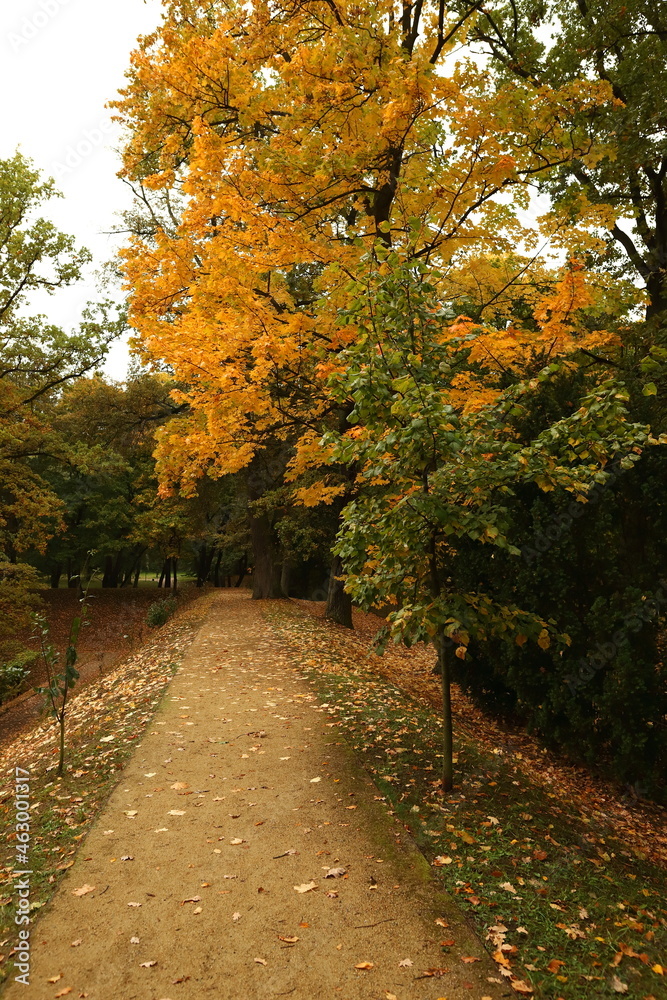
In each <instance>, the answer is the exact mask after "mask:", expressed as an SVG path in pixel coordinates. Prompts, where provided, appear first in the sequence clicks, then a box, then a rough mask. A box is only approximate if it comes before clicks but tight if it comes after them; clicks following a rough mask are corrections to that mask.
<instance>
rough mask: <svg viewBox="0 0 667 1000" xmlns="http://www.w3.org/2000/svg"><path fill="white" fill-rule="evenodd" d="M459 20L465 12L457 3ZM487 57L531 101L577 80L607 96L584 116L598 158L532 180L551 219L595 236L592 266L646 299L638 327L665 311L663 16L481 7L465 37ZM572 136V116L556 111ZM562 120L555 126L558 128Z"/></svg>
mask: <svg viewBox="0 0 667 1000" xmlns="http://www.w3.org/2000/svg"><path fill="white" fill-rule="evenodd" d="M459 9H460V10H461V11H462V12H463V13H466V12H467V11H468V10H469V7H468V5H467V4H465V3H461V4H459ZM469 41H470V44H471V45H473V46H474V47H475V48H477V49H478V50H479V49H482V50H483V51H484V52H486V53H487V54H489V55H490V56H491V60H492V61H491V66H492V68H493V70H494V72H495V73H496V74H497V76H498V79H499V80H500V81H502V83H503V84H504V83H507V82H509V81H511V80H515V81H517V82H520V83H521V85H522V86H529V87H532V88H533V89H534V91H535V92H536V93H538V92H540V91H541V89H542V88H543V87H545V86H546V87H548V88H552V87H554V88H558V87H560V86H562V85H563V84H564V83H565V82H566V81H571V80H574V79H578V80H581V81H589V82H590V83H595V82H598V83H601V84H604V85H606V86H607V87H609V89H610V92H611V95H612V100H610V101H607V102H605V103H602V104H600V106H599V107H598V108H597V109H596V111H595V113H594V114H592V115H590V114H587V115H586V127H587V128H588V129H590V131H591V134H592V135H594V136H595V137H596V139H597V146H598V149H599V154H598V156H597V157H596V158H595V159H592V158H589V159H588V161H586V160H585V159H582V158H580V157H577V156H575V157H573V158H571V159H570V160H568V161H567V162H565V163H563V164H561V165H559V166H558V167H557V168H556V169H555V170H553V171H551V172H550V173H549V174H545V175H544V176H543V177H542V178H541V180H539V181H538V183H539V184H540V186H541V187H542V189H543V190H544V191H545V192H546V193H548V195H549V196H550V200H551V204H552V208H551V212H552V214H554V215H559V216H560V218H561V219H562V220H563V221H564V222H566V223H567V225H568V227H569V229H570V232H569V234H568V235H569V238H570V239H572V237H573V236H574V234H575V232H576V231H577V230H578V232H579V235H580V237H581V238H582V239H584V240H585V239H588V240H590V231H591V230H593V231H597V232H598V233H600V234H602V237H603V245H602V246H601V247H597V248H596V247H594V246H591V245H589V250H590V251H591V252H592V253H593V256H594V261H591V263H594V262H596V263H598V264H599V265H601V266H602V267H603V268H604V269H605V270H606V271H607V272H609V273H612V274H615V275H617V276H618V275H624V274H630V275H631V276H632V278H633V279H634V280H636V281H638V282H639V283H641V285H642V286H643V288H644V289H645V293H646V298H645V303H646V318H647V319H648V320H656V321H660V320H664V316H665V312H666V311H667V277H666V276H667V122H666V120H665V114H664V104H665V97H666V96H667V58H666V56H667V13H666V11H665V9H664V7H663V6H662V5H660V4H655V3H652V2H650V0H605V2H603V0H544V2H542V0H540V2H539V3H536V2H535V0H517V2H515V3H512V4H511V5H510V4H494V3H491V4H485V5H484V7H483V8H480V9H479V14H478V17H477V18H476V19H475V22H474V25H473V27H472V29H471V32H470V36H469ZM564 111H565V118H566V119H567V120H568V121H569V122H570V124H571V126H572V127H573V128H575V129H576V128H578V127H581V126H582V124H583V122H582V118H581V113H580V110H579V109H578V108H576V107H575V106H572V107H571V108H570V109H569V110H566V109H564ZM564 121H565V119H563V123H564Z"/></svg>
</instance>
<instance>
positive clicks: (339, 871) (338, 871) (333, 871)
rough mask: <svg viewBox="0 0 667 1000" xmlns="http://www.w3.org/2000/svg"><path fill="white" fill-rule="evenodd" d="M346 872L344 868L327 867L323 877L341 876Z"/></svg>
mask: <svg viewBox="0 0 667 1000" xmlns="http://www.w3.org/2000/svg"><path fill="white" fill-rule="evenodd" d="M346 873H347V869H346V868H329V870H328V871H327V872H326V874H325V876H324V877H325V878H342V877H343V875H345V874H346Z"/></svg>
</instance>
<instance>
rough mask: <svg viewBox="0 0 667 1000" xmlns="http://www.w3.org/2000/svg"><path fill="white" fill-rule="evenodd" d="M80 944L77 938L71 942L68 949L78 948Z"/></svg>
mask: <svg viewBox="0 0 667 1000" xmlns="http://www.w3.org/2000/svg"><path fill="white" fill-rule="evenodd" d="M80 944H81V938H77V939H76V941H72V943H71V945H70V948H78V947H79V945H80Z"/></svg>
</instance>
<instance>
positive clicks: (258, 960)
mask: <svg viewBox="0 0 667 1000" xmlns="http://www.w3.org/2000/svg"><path fill="white" fill-rule="evenodd" d="M255 961H256V962H257V964H258V965H266V959H265V958H256V959H255Z"/></svg>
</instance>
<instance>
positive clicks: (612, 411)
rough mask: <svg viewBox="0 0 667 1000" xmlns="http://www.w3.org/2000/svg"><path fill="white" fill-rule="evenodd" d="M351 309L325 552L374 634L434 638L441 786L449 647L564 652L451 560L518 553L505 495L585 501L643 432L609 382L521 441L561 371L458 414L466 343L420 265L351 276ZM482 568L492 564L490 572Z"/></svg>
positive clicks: (392, 260) (337, 382) (547, 625)
mask: <svg viewBox="0 0 667 1000" xmlns="http://www.w3.org/2000/svg"><path fill="white" fill-rule="evenodd" d="M357 296H358V299H357V304H356V306H354V307H352V308H350V309H348V310H347V311H346V312H345V313H344V314H343V316H342V317H341V321H342V322H345V323H347V324H349V325H350V326H352V327H353V329H354V333H355V336H354V337H351V338H350V346H349V347H348V348H347V349H346V350H344V351H343V352H342V353H341V356H340V359H339V362H340V363H339V368H338V370H337V371H336V373H335V374H333V375H332V376H331V383H330V384H331V388H332V391H333V393H334V394H335V395H336V396H337V397H338V398H339V399H340V400H341V401H342V400H346V399H349V398H351V399H352V400H353V401H354V410H353V411H352V413H351V415H350V418H349V419H350V422H351V423H352V424H353V425H354V427H353V428H352V429H351V430H350V431H348V432H346V433H344V434H329V435H327V436H325V438H324V439H323V446H324V447H326V448H331V449H332V450H331V453H330V455H331V461H332V462H340V463H344V464H345V465H347V466H351V465H354V466H356V468H357V469H358V470H359V475H358V478H357V490H358V495H357V496H356V497H355V499H353V500H352V501H351V502H350V503H349V504H348V505H347V506H346V508H345V509H344V511H343V525H342V528H341V531H340V534H339V540H338V544H337V549H336V551H337V552H338V553H339V555H340V556H341V557H342V560H343V563H344V566H345V570H346V573H347V588H348V589H349V591H350V592H351V594H352V596H353V598H354V600H356V601H357V602H358V603H359V604H361V605H362V606H363V607H366V608H369V607H378V606H382V605H385V606H386V605H389V606H390V608H391V610H390V613H389V615H388V617H387V624H386V626H385V628H384V629H383V631H382V633H381V634H382V642H383V643H384V642H386V641H387V640H388V639H389V638H390V637H391V638H393V639H394V641H403V642H406V643H408V644H411V643H413V642H415V641H418V640H423V641H427V642H433V643H434V644H435V646H436V649H437V651H438V656H439V664H440V669H441V673H442V682H443V704H444V719H445V749H444V772H443V787H444V789H445V790H449V789H450V788H451V787H452V730H451V711H450V696H449V684H450V677H451V670H452V656H456V657H459V658H460V659H462V660H464V661H465V660H466V658H467V657H468V652H467V650H468V647H469V645H470V643H471V642H472V641H475V642H476V643H478V644H484V643H487V642H490V641H494V640H499V641H501V642H502V643H507V644H509V645H510V646H511V647H512V648H514V649H515V650H519V649H520V648H521V646H523V645H524V644H525V643H526V642H527V641H528V640H533V641H534V642H535V643H536V644H537V646H538V647H539V648H542V649H546V648H549V647H550V646H551V645H552V643H553V644H556V648H557V650H559V651H562V650H564V649H565V648H566V646H567V644H568V642H569V639H568V637H567V635H566V634H565V633H564V632H563V631H562V629H560V628H559V625H560V622H557V621H556V619H555V618H550V619H545V618H543V617H542V616H540V615H539V614H536V613H535V612H534V611H533V610H532V609H529V608H526V607H522V606H521V605H517V604H515V603H512V602H511V601H501V600H498V599H497V598H496V596H495V594H494V590H493V588H492V587H489V586H487V585H486V580H485V576H484V575H483V574H481V573H480V574H478V575H477V577H476V578H475V579H474V580H473V581H471V586H470V588H469V589H462V588H461V587H460V585H459V580H458V577H459V575H460V574H459V573H457V567H458V564H459V563H460V562H461V560H464V561H467V560H469V558H470V553H471V551H472V552H475V551H477V550H479V549H486V550H487V551H489V550H490V551H489V555H488V556H487V557H486V565H487V567H492V566H493V558H494V554H495V553H496V552H498V553H499V554H502V553H505V554H507V555H508V556H511V557H514V558H517V557H519V556H520V554H521V553H520V550H519V548H518V547H517V545H516V540H515V538H514V537H513V527H514V513H513V510H514V506H515V504H516V493H517V491H518V490H520V489H521V488H522V487H523V486H524V485H525V484H529V483H530V484H536V486H537V487H538V488H539V490H540V491H543V492H545V493H549V492H551V491H553V490H554V489H555V488H559V489H561V490H564V491H566V492H567V493H569V494H570V495H572V496H573V497H575V498H578V499H581V500H585V499H586V496H587V494H588V491H589V489H590V488H591V486H592V485H593V484H594V483H595V482H598V481H604V480H605V472H604V471H603V470H604V466H605V464H606V463H607V462H608V460H609V459H610V458H612V457H614V456H618V457H619V460H620V461H621V462H622V463H623V464H624V465H625V466H628V467H631V466H632V465H633V464H634V463H635V462H636V461H637V460H638V458H639V454H640V451H641V447H642V446H644V445H645V444H647V443H648V442H650V441H651V440H652V439H651V437H650V433H649V430H648V428H647V427H646V426H642V425H639V424H632V423H629V422H628V421H627V420H626V415H625V403H626V401H627V394H626V393H624V392H623V390H622V386H619V385H617V384H615V383H612V382H604V383H602V384H601V385H595V384H594V383H593V384H590V385H589V386H588V390H587V392H586V394H585V395H583V396H582V398H581V399H580V401H579V406H578V407H577V408H576V409H574V411H573V412H572V413H571V414H570V415H569V416H568V417H564V418H561V419H557V420H555V421H554V422H550V423H548V425H547V426H546V427H544V428H543V429H541V430H540V431H539V432H537V433H535V434H534V435H533V436H532V437H530V439H528V440H526V441H524V442H521V441H519V440H517V436H516V433H515V430H514V428H513V426H512V422H511V421H512V417H513V416H518V415H520V414H522V413H523V412H525V411H526V410H528V409H529V408H530V406H531V402H532V398H533V397H534V396H535V394H536V393H537V392H539V390H540V388H541V387H542V386H543V385H544V384H547V383H549V382H550V381H551V380H553V378H554V377H555V376H556V375H557V374H558V373H559V372H560V371H561V368H562V366H563V364H564V362H556V363H553V364H551V365H549V366H548V367H546V368H544V369H542V370H541V371H539V372H538V374H537V375H536V377H535V378H533V379H530V380H527V381H523V382H519V383H516V384H514V385H512V386H510V387H509V388H506V389H504V390H502V391H500V392H499V393H498V394H497V396H496V398H495V399H494V400H493V401H492V402H489V403H486V404H484V405H482V406H480V407H478V408H471V409H467V408H466V407H465V406H461V405H460V403H458V402H457V395H456V393H455V392H454V391H453V388H454V383H455V380H456V377H457V375H458V373H460V372H461V370H462V369H463V368H465V367H466V366H467V365H469V364H470V345H471V339H470V336H469V335H468V336H464V337H461V336H458V337H457V336H454V337H452V336H451V320H450V319H449V312H448V310H447V308H444V307H443V306H442V304H441V303H439V302H438V298H437V290H436V288H435V287H434V285H432V284H431V283H430V282H429V280H428V276H427V273H426V268H425V265H421V266H415V265H414V264H413V263H410V262H408V263H407V264H406V263H403V262H402V261H401V260H400V257H399V256H398V255H397V254H393V255H391V256H389V257H388V258H387V259H386V260H385V261H384V262H383V263H382V264H381V266H380V268H379V269H378V270H377V271H376V270H375V269H374V268H372V267H371V268H370V272H369V275H368V277H367V279H366V281H365V282H364V283H361V282H359V283H358V284H357ZM491 572H492V570H491Z"/></svg>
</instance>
